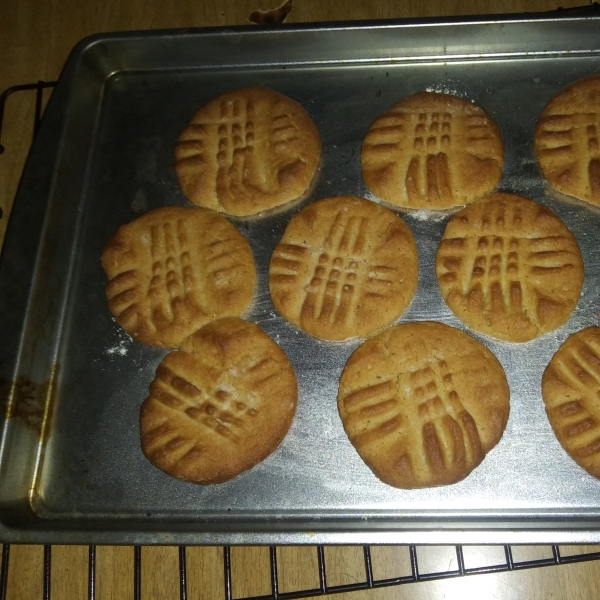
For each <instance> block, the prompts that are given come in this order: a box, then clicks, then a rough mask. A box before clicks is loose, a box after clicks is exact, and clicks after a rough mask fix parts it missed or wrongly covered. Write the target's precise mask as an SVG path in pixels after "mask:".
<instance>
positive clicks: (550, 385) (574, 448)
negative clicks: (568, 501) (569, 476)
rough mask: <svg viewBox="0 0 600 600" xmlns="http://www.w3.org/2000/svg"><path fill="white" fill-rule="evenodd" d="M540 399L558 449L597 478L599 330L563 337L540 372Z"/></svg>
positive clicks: (599, 461) (599, 446)
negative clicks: (560, 446) (564, 451)
mask: <svg viewBox="0 0 600 600" xmlns="http://www.w3.org/2000/svg"><path fill="white" fill-rule="evenodd" d="M542 396H543V398H544V404H545V405H546V414H547V415H548V419H549V420H550V424H551V425H552V429H554V433H555V434H556V437H557V438H558V441H559V442H560V443H561V445H562V447H563V448H564V449H565V450H566V452H567V453H568V454H569V456H570V457H571V458H572V459H573V460H574V461H575V462H576V463H577V464H578V465H579V466H580V467H583V468H584V469H585V470H586V471H587V472H588V473H591V474H592V475H593V476H594V477H598V478H600V327H589V328H588V329H584V330H583V331H578V332H577V333H574V334H572V335H570V336H569V337H568V338H567V340H566V342H564V344H562V346H561V347H560V348H559V349H558V351H557V352H556V354H555V355H554V356H553V357H552V360H551V361H550V363H549V364H548V366H547V367H546V370H545V371H544V375H543V377H542Z"/></svg>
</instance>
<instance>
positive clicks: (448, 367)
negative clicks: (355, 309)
mask: <svg viewBox="0 0 600 600" xmlns="http://www.w3.org/2000/svg"><path fill="white" fill-rule="evenodd" d="M509 398H510V393H509V389H508V384H507V382H506V377H505V375H504V370H503V369H502V366H501V365H500V363H499V362H498V360H497V359H496V357H495V356H494V355H493V354H492V353H491V352H490V351H489V350H488V349H487V348H486V347H485V346H482V345H481V344H480V343H479V342H477V341H476V340H474V339H473V338H472V337H470V336H468V335H467V334H466V333H463V332H462V331H459V330H458V329H454V328H452V327H448V326H447V325H443V324H442V323H433V322H422V323H407V324H403V325H397V326H396V327H391V328H390V329H388V330H386V331H384V332H383V333H381V334H379V335H378V336H377V337H374V338H372V339H370V340H367V341H366V342H365V343H364V344H362V346H359V348H358V349H357V350H356V351H355V352H354V353H353V354H352V356H351V357H350V358H349V360H348V362H347V364H346V367H345V368H344V371H343V373H342V376H341V378H340V387H339V391H338V410H339V413H340V417H341V418H342V422H343V424H344V429H345V431H346V434H347V435H348V437H349V438H350V441H351V442H352V444H353V445H354V447H355V448H356V450H357V452H358V453H359V455H360V457H361V458H362V459H363V460H364V461H365V463H366V464H367V465H368V466H369V468H370V469H371V470H372V471H373V472H374V473H375V475H377V477H379V479H381V480H382V481H383V482H385V483H387V484H389V485H393V486H395V487H399V488H405V489H410V488H422V487H430V486H436V485H446V484H449V483H455V482H457V481H460V480H461V479H464V478H465V477H466V476H467V475H468V474H469V473H470V472H471V471H472V470H473V469H474V468H475V467H476V466H477V465H479V463H481V461H482V460H483V458H484V457H485V455H486V454H487V453H488V452H489V451H490V450H491V449H492V448H493V447H494V446H495V445H496V444H497V443H498V441H499V440H500V438H501V437H502V433H503V432H504V428H505V427H506V422H507V421H508V414H509Z"/></svg>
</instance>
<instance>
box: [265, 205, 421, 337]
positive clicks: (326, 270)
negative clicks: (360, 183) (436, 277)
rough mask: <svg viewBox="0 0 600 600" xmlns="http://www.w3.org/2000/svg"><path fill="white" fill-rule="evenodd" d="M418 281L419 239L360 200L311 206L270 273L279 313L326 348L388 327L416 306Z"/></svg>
mask: <svg viewBox="0 0 600 600" xmlns="http://www.w3.org/2000/svg"><path fill="white" fill-rule="evenodd" d="M418 273H419V265H418V257H417V248H416V246H415V242H414V239H413V235H412V233H411V231H410V229H409V228H408V226H407V225H406V223H404V221H403V220H402V219H400V218H399V217H398V216H396V215H395V214H394V213H393V212H392V211H390V210H388V209H387V208H384V207H383V206H380V205H378V204H375V203H373V202H369V201H368V200H365V199H364V198H358V197H356V196H339V197H336V198H327V199H325V200H320V201H318V202H314V203H313V204H310V205H308V206H307V207H306V208H304V209H303V210H302V211H300V212H299V213H298V214H297V215H296V216H295V217H294V218H293V219H292V220H291V221H290V222H289V224H288V226H287V227H286V229H285V232H284V234H283V237H282V238H281V241H280V242H279V244H278V245H277V247H276V248H275V251H274V252H273V256H272V257H271V263H270V267H269V289H270V291H271V299H272V301H273V304H274V306H275V308H276V309H277V310H278V311H279V313H280V314H281V315H282V316H283V317H284V318H286V319H287V320H288V321H290V322H291V323H293V324H294V325H296V326H297V327H300V328H301V329H303V330H304V331H305V332H306V333H308V334H310V335H313V336H315V337H317V338H320V339H324V340H332V341H336V340H346V339H349V338H352V337H363V336H367V335H369V334H371V333H374V332H376V331H378V330H380V329H382V328H383V327H387V326H388V325H389V324H390V323H392V322H393V321H395V320H396V319H397V318H398V317H400V315H401V314H402V313H403V312H404V310H405V309H406V307H407V306H408V305H409V304H410V301H411V300H412V297H413V295H414V293H415V289H416V287H417V279H418Z"/></svg>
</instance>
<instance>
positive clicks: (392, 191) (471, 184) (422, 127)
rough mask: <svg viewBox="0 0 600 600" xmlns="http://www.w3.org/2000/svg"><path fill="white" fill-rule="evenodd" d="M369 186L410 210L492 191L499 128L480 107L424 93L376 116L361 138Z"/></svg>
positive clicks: (499, 159) (498, 163)
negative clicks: (362, 139)
mask: <svg viewBox="0 0 600 600" xmlns="http://www.w3.org/2000/svg"><path fill="white" fill-rule="evenodd" d="M361 163H362V172H363V177H364V179H365V182H366V184H367V185H368V186H369V189H370V190H371V191H372V192H374V193H375V194H377V196H379V197H380V198H382V199H383V200H385V201H386V202H390V203H391V204H395V205H397V206H402V207H406V208H418V209H423V208H427V209H445V208H450V207H453V206H461V205H463V204H469V203H470V202H473V201H474V200H475V199H476V198H479V197H480V196H482V195H483V194H486V193H488V192H490V191H492V190H493V189H494V188H495V187H496V185H497V184H498V182H499V181H500V177H501V175H502V165H503V163H504V150H503V146H502V137H501V135H500V130H499V129H498V127H497V125H496V124H495V123H494V121H493V120H492V118H491V117H490V116H489V115H488V114H487V113H486V112H485V111H484V110H483V109H481V108H479V107H478V106H475V105H474V104H472V103H471V102H467V101H466V100H463V99H462V98H458V97H456V96H452V95H448V94H438V93H433V92H420V93H418V94H414V95H413V96H410V97H408V98H405V99H404V100H401V101H400V102H398V103H397V104H395V105H394V106H392V107H391V108H390V109H388V110H387V111H386V112H385V113H383V115H381V116H380V117H378V118H377V119H375V121H374V122H373V124H372V125H371V127H370V128H369V131H368V132H367V135H366V137H365V140H364V142H363V146H362V151H361Z"/></svg>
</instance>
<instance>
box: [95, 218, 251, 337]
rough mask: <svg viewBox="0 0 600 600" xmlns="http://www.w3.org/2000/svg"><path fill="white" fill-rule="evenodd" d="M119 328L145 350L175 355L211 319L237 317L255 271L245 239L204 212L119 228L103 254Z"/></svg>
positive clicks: (248, 295)
mask: <svg viewBox="0 0 600 600" xmlns="http://www.w3.org/2000/svg"><path fill="white" fill-rule="evenodd" d="M102 266H103V267H104V270H105V271H106V274H107V276H108V284H107V285H106V297H107V300H108V307H109V309H110V311H111V312H112V313H113V315H114V316H115V318H116V320H117V323H119V325H121V327H123V329H125V331H127V333H129V335H131V337H132V338H133V339H135V340H137V341H139V342H143V343H144V344H149V345H151V346H162V347H166V348H176V347H177V346H178V345H179V343H180V342H181V341H182V340H183V339H184V338H185V337H187V336H188V335H190V334H191V333H193V332H194V331H196V330H197V329H199V328H200V327H202V326H203V325H205V324H206V323H208V322H209V321H212V320H214V319H217V318H219V317H225V316H241V315H242V313H243V312H244V311H245V310H246V308H248V306H249V305H250V302H251V301H252V298H253V296H254V287H255V282H256V269H255V266H254V258H253V256H252V251H251V250H250V246H249V245H248V242H246V240H245V239H244V236H243V235H242V234H241V233H240V232H239V231H238V230H237V229H236V228H235V227H234V226H233V225H232V224H231V223H229V221H227V219H225V218H224V217H222V216H221V215H219V214H217V213H215V212H214V211H212V210H206V209H202V208H181V207H166V208H158V209H156V210H153V211H150V212H148V213H146V214H144V215H142V216H141V217H139V218H138V219H136V220H135V221H132V222H131V223H128V224H127V225H123V226H122V227H120V228H119V229H118V230H117V232H116V233H115V234H114V235H113V236H112V237H111V238H110V239H109V240H108V242H107V243H106V246H105V247H104V251H103V253H102Z"/></svg>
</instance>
